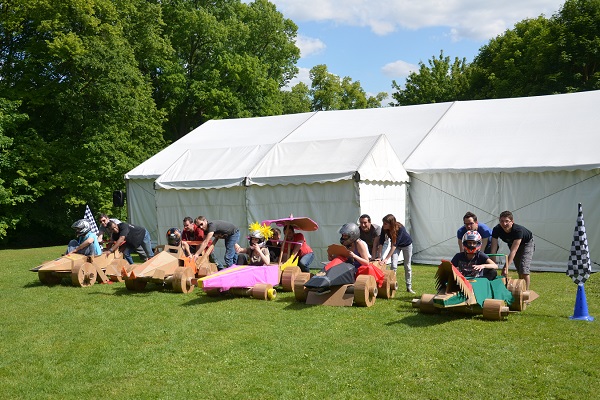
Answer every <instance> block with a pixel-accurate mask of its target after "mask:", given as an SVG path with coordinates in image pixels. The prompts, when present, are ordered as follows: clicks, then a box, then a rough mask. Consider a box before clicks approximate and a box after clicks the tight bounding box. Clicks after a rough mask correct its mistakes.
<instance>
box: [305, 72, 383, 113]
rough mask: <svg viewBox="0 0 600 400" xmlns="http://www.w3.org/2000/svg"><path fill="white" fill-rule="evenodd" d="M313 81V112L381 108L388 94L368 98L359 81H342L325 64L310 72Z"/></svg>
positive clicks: (311, 90)
mask: <svg viewBox="0 0 600 400" xmlns="http://www.w3.org/2000/svg"><path fill="white" fill-rule="evenodd" d="M310 79H311V81H312V85H311V89H310V92H309V94H310V97H311V98H312V106H311V109H312V110H313V111H327V110H354V109H363V108H376V107H381V101H382V100H383V99H385V98H386V97H387V94H386V93H379V94H377V95H376V96H367V94H366V93H365V91H364V89H363V88H362V86H361V85H360V82H359V81H355V82H353V81H352V79H351V78H350V77H347V76H346V77H344V78H343V79H340V77H339V76H337V75H335V74H332V73H330V72H329V71H328V70H327V66H326V65H324V64H320V65H316V66H314V67H313V68H312V69H311V70H310Z"/></svg>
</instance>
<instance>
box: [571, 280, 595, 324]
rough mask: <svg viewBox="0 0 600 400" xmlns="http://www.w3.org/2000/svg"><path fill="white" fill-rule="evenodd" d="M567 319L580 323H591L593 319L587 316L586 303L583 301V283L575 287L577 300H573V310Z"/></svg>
mask: <svg viewBox="0 0 600 400" xmlns="http://www.w3.org/2000/svg"><path fill="white" fill-rule="evenodd" d="M569 319H577V320H580V321H593V320H594V317H592V316H590V314H588V306H587V301H586V299H585V289H584V288H583V283H580V284H579V285H577V299H576V300H575V310H573V315H572V316H570V317H569Z"/></svg>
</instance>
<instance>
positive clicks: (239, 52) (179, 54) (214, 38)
mask: <svg viewBox="0 0 600 400" xmlns="http://www.w3.org/2000/svg"><path fill="white" fill-rule="evenodd" d="M162 4H163V14H164V18H165V23H166V26H165V34H166V36H167V37H169V39H170V42H171V44H172V46H173V48H174V50H175V56H176V63H177V65H178V69H179V71H178V73H177V74H174V75H172V76H171V77H170V79H169V85H168V87H165V88H164V92H163V93H160V94H159V95H158V96H157V99H158V100H157V104H158V105H159V107H161V108H164V109H165V110H166V111H167V113H168V117H167V124H166V129H167V131H168V133H169V135H170V136H171V137H172V138H173V139H177V138H179V137H181V136H183V135H185V134H187V133H188V132H189V131H190V130H192V129H194V128H196V127H197V126H198V125H200V124H202V123H203V122H205V121H207V120H209V119H215V118H238V117H250V116H260V115H275V114H281V113H282V111H283V106H282V103H281V101H282V96H281V94H280V93H279V91H280V89H281V88H282V87H283V86H285V85H286V84H287V82H289V80H290V79H291V78H292V77H293V76H294V75H295V74H296V72H297V68H296V66H295V63H296V61H297V60H298V58H299V56H300V51H299V50H298V48H297V47H296V46H295V44H294V43H295V37H296V31H297V26H296V25H295V24H294V23H293V22H292V21H291V20H288V19H285V18H283V15H282V14H281V13H279V12H278V11H277V10H276V8H275V6H274V5H273V4H272V3H270V2H268V1H266V0H257V1H255V2H252V3H250V4H243V3H241V2H240V0H223V1H219V2H214V1H191V0H180V1H168V2H164V3H162Z"/></svg>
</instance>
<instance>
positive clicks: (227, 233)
mask: <svg viewBox="0 0 600 400" xmlns="http://www.w3.org/2000/svg"><path fill="white" fill-rule="evenodd" d="M194 222H195V223H196V225H197V226H198V227H199V228H200V229H202V230H203V231H204V240H203V241H202V244H200V246H199V247H198V250H196V253H195V254H194V257H195V258H197V257H199V256H200V255H201V254H202V252H203V251H204V249H205V248H206V247H207V246H208V242H210V241H211V240H212V242H213V244H215V245H216V243H217V240H219V239H223V241H224V242H225V268H227V267H231V266H232V265H233V264H235V263H237V253H236V252H235V245H236V243H237V242H238V241H239V240H240V230H239V229H238V228H237V227H236V226H235V225H234V224H232V223H231V222H227V221H220V220H214V221H210V222H209V221H208V220H207V219H206V217H203V216H199V217H198V218H196V219H195V220H194ZM217 268H218V269H222V268H223V267H221V265H220V264H217Z"/></svg>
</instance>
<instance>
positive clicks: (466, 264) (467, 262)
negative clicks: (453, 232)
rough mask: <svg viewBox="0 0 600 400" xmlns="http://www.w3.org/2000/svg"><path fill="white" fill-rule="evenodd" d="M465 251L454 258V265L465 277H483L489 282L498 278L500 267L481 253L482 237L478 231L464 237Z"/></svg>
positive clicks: (468, 232) (468, 233) (467, 233)
mask: <svg viewBox="0 0 600 400" xmlns="http://www.w3.org/2000/svg"><path fill="white" fill-rule="evenodd" d="M462 241H463V243H462V244H463V249H464V251H462V252H459V253H456V254H455V255H454V257H453V258H452V261H451V262H452V265H454V266H455V267H456V268H458V270H459V271H460V272H461V273H462V274H463V275H464V276H465V277H476V276H483V277H486V278H488V279H489V280H493V279H494V278H495V277H496V275H497V274H496V269H497V268H498V266H497V265H496V263H495V262H494V261H492V259H491V258H489V257H488V256H487V254H485V253H484V252H482V251H481V244H482V240H481V235H480V234H479V232H477V231H467V232H465V234H464V235H463V237H462Z"/></svg>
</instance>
